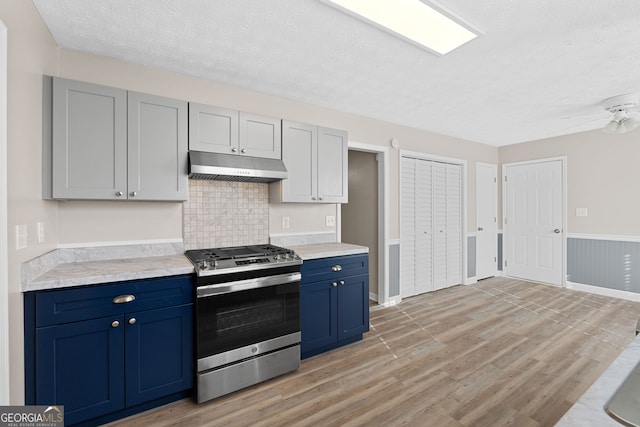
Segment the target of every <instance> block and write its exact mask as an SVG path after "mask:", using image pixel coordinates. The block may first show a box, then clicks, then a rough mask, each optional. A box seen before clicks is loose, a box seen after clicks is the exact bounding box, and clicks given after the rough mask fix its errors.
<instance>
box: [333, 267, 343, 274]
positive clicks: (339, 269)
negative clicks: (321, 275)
mask: <svg viewBox="0 0 640 427" xmlns="http://www.w3.org/2000/svg"><path fill="white" fill-rule="evenodd" d="M331 271H333V272H334V273H336V272H338V271H342V266H341V265H334V266H333V267H331Z"/></svg>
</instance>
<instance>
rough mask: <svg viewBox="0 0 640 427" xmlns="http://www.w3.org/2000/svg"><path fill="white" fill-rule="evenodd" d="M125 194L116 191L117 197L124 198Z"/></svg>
mask: <svg viewBox="0 0 640 427" xmlns="http://www.w3.org/2000/svg"><path fill="white" fill-rule="evenodd" d="M123 195H124V193H123V192H122V191H116V196H118V197H122V196H123Z"/></svg>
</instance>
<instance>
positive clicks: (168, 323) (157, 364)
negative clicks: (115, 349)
mask: <svg viewBox="0 0 640 427" xmlns="http://www.w3.org/2000/svg"><path fill="white" fill-rule="evenodd" d="M125 331H126V332H125V347H126V366H127V382H126V384H127V385H126V387H127V388H126V390H127V399H126V403H127V406H134V405H137V404H140V403H143V402H147V401H150V400H153V399H156V398H160V397H163V396H167V395H170V394H172V393H176V392H180V391H183V390H188V389H189V388H191V387H192V386H193V375H194V370H193V363H194V360H193V345H194V344H193V304H185V305H181V306H177V307H167V308H160V309H156V310H148V311H143V312H139V313H132V314H127V315H125Z"/></svg>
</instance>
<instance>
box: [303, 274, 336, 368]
mask: <svg viewBox="0 0 640 427" xmlns="http://www.w3.org/2000/svg"><path fill="white" fill-rule="evenodd" d="M332 283H333V282H332V281H327V280H325V281H320V282H314V283H305V284H302V285H300V330H301V333H302V340H301V341H302V342H301V348H300V351H301V353H302V356H303V357H305V356H306V355H308V354H309V352H311V351H313V350H315V349H317V348H320V347H324V346H326V345H329V344H332V343H335V342H336V341H337V340H338V335H337V333H338V326H337V324H338V301H337V297H338V292H337V287H335V286H333V284H332Z"/></svg>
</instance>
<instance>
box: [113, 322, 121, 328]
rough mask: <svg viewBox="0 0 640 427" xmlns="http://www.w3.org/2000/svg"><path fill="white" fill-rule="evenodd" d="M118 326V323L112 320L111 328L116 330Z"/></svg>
mask: <svg viewBox="0 0 640 427" xmlns="http://www.w3.org/2000/svg"><path fill="white" fill-rule="evenodd" d="M118 326H120V322H118V321H117V320H114V321H113V322H111V327H112V328H117V327H118Z"/></svg>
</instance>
